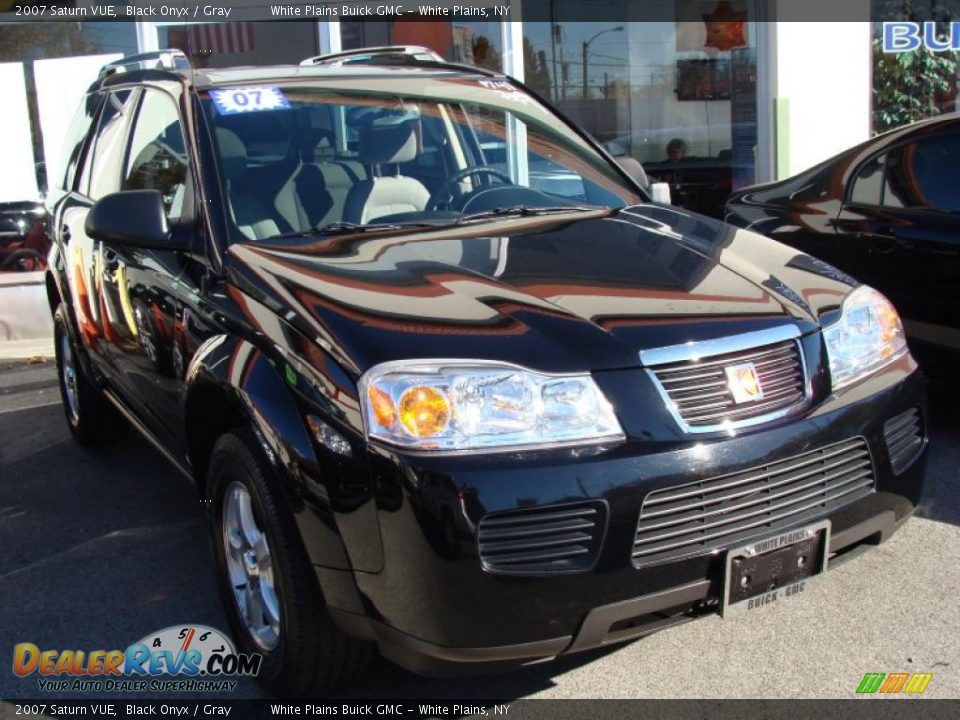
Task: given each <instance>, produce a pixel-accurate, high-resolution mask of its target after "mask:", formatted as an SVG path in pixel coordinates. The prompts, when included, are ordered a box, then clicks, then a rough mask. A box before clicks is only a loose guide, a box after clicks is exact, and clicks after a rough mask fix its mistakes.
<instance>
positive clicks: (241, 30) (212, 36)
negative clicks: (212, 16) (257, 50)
mask: <svg viewBox="0 0 960 720" xmlns="http://www.w3.org/2000/svg"><path fill="white" fill-rule="evenodd" d="M188 37H189V42H190V54H194V55H196V54H200V53H216V54H218V55H222V54H224V53H245V52H252V51H253V49H254V43H253V23H252V22H232V23H204V24H202V25H191V26H190V34H189V36H188Z"/></svg>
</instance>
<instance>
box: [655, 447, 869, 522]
mask: <svg viewBox="0 0 960 720" xmlns="http://www.w3.org/2000/svg"><path fill="white" fill-rule="evenodd" d="M869 464H870V461H869V459H868V460H864V461H860V462H858V463H856V464H854V466H853V467H849V468H844V470H843V471H842V472H839V473H836V474H835V475H832V476H830V477H828V478H824V477H820V476H819V474H817V473H812V472H811V473H804V475H806V476H807V477H811V476H813V475H817V476H816V477H815V479H814V480H812V481H811V482H808V483H805V484H803V485H800V486H798V487H795V486H793V485H791V484H790V483H791V482H793V481H794V480H795V478H790V479H789V480H785V481H783V482H782V483H781V484H780V485H778V486H777V487H782V486H784V485H787V486H788V487H787V488H786V489H784V490H781V491H779V492H776V493H773V494H769V489H770V488H772V487H774V486H773V485H770V486H768V487H766V488H763V491H764V494H763V495H758V494H757V493H759V492H761V491H758V490H753V489H751V490H746V491H741V492H740V493H738V494H737V495H735V496H733V497H732V498H725V499H724V500H718V501H711V503H710V505H718V504H720V503H722V502H724V501H726V500H727V499H733V500H736V499H738V498H739V497H748V496H751V495H755V496H756V497H754V498H752V499H750V500H748V501H745V502H742V503H736V504H734V505H729V506H723V507H719V508H716V509H714V510H708V511H706V512H700V513H696V514H693V513H690V514H689V516H684V517H682V518H676V519H673V520H665V521H664V522H662V523H654V524H652V525H649V526H648V527H647V530H653V529H656V528H660V527H667V526H670V525H675V524H677V523H681V522H687V521H688V520H690V519H694V518H705V517H711V516H713V515H722V514H723V513H728V512H736V511H738V510H742V509H747V508H750V507H752V506H754V505H759V504H763V503H769V502H771V501H773V500H778V499H780V498H784V497H788V496H790V495H792V494H793V493H796V492H799V491H800V490H806V489H808V488H811V487H816V486H817V485H823V484H824V483H825V482H830V481H839V480H840V478H841V477H843V476H846V475H849V474H850V473H855V474H857V475H858V476H860V477H862V476H863V473H864V472H867V473H868V474H869V473H870V470H869V469H867V470H864V467H865V466H869ZM800 479H804V480H805V479H806V477H804V478H800ZM838 484H839V482H838ZM691 505H692V504H691ZM707 506H708V504H707V503H703V504H702V505H697V507H702V508H705V507H707ZM691 509H692V508H691Z"/></svg>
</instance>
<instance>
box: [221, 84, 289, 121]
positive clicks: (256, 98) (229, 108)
mask: <svg viewBox="0 0 960 720" xmlns="http://www.w3.org/2000/svg"><path fill="white" fill-rule="evenodd" d="M210 97H211V98H212V99H213V104H214V105H215V106H216V108H217V112H218V113H220V114H221V115H239V114H241V113H250V112H263V111H266V110H283V109H287V108H289V107H290V103H289V102H288V101H287V98H285V97H284V96H283V92H281V90H280V88H278V87H277V86H276V85H251V86H248V87H233V88H219V89H217V90H211V91H210Z"/></svg>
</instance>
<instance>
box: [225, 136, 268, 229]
mask: <svg viewBox="0 0 960 720" xmlns="http://www.w3.org/2000/svg"><path fill="white" fill-rule="evenodd" d="M216 134H217V144H218V145H219V146H220V163H221V167H222V169H223V176H224V178H223V179H224V184H225V185H226V191H227V204H228V206H229V210H230V216H231V217H232V218H233V222H234V223H235V224H236V226H237V228H238V229H239V230H240V232H241V233H243V235H244V236H246V237H247V238H248V239H250V240H262V239H263V238H267V237H270V236H272V235H277V234H278V233H279V232H280V228H279V226H278V225H277V222H276V220H275V219H274V218H273V217H272V216H271V213H270V211H269V209H268V207H267V205H266V203H264V202H262V201H261V200H260V199H259V198H257V197H256V196H255V195H254V194H252V193H251V192H249V191H248V190H247V189H246V187H245V181H246V179H247V147H246V145H244V144H243V141H242V140H241V139H240V137H239V136H238V135H237V134H236V133H235V132H233V131H232V130H227V129H226V128H217V129H216Z"/></svg>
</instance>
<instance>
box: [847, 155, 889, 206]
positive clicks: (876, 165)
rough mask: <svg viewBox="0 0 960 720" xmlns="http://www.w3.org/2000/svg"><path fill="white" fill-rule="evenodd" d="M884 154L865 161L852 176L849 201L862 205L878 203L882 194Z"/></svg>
mask: <svg viewBox="0 0 960 720" xmlns="http://www.w3.org/2000/svg"><path fill="white" fill-rule="evenodd" d="M885 160H886V155H879V156H877V157H875V158H873V159H872V160H870V161H869V162H867V163H866V164H865V165H864V166H863V167H862V168H861V169H860V172H859V173H858V174H857V177H856V178H854V181H853V187H851V189H850V201H851V202H855V203H862V204H864V205H879V204H880V201H881V198H882V196H883V171H884V164H885Z"/></svg>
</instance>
